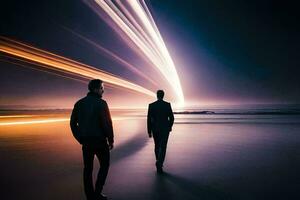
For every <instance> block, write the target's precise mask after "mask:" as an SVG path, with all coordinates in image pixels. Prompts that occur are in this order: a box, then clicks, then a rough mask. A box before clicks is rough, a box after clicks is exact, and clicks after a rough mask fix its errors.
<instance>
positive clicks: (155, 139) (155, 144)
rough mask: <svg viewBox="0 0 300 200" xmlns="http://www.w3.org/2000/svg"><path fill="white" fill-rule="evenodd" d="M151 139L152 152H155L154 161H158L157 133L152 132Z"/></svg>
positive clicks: (158, 141)
mask: <svg viewBox="0 0 300 200" xmlns="http://www.w3.org/2000/svg"><path fill="white" fill-rule="evenodd" d="M153 140H154V153H155V158H156V162H157V161H158V155H159V143H160V140H159V134H157V133H153Z"/></svg>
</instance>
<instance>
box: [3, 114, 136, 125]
mask: <svg viewBox="0 0 300 200" xmlns="http://www.w3.org/2000/svg"><path fill="white" fill-rule="evenodd" d="M1 118H4V119H5V118H23V117H22V116H21V115H20V116H19V117H17V116H13V117H10V116H2V117H1ZM32 118H34V117H32ZM35 118H36V117H35ZM138 118H139V117H112V120H113V121H120V120H132V119H138ZM67 121H70V118H69V117H68V118H46V119H43V118H42V117H40V119H31V120H18V121H14V120H10V121H4V122H0V126H15V125H29V124H47V123H55V122H67Z"/></svg>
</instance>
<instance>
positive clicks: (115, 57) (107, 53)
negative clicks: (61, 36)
mask: <svg viewBox="0 0 300 200" xmlns="http://www.w3.org/2000/svg"><path fill="white" fill-rule="evenodd" d="M62 27H63V28H64V29H65V30H67V31H69V32H70V33H72V34H73V35H75V36H77V37H79V38H80V39H82V40H84V41H85V42H87V43H88V44H90V45H92V46H93V47H95V48H96V49H97V50H99V51H100V52H101V53H102V54H103V55H105V56H106V57H108V58H110V59H112V60H114V61H116V62H117V63H119V64H121V65H123V66H125V67H127V69H129V70H130V71H132V72H133V73H135V74H137V75H138V76H140V77H143V78H144V79H146V80H147V81H149V82H150V83H152V84H153V85H155V86H158V85H157V83H156V82H155V81H153V80H152V79H151V78H150V77H149V76H147V75H145V74H144V73H143V72H142V71H140V70H139V69H138V68H137V67H135V66H133V65H132V64H130V63H129V62H127V61H126V60H124V59H123V58H121V57H119V56H118V55H116V54H115V53H113V52H111V51H109V50H108V49H106V48H104V47H102V46H101V45H99V44H97V43H96V42H94V41H92V40H90V39H89V38H87V37H85V36H83V35H81V34H79V33H76V32H75V31H73V30H71V29H69V28H67V27H65V26H62Z"/></svg>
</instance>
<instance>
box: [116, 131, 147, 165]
mask: <svg viewBox="0 0 300 200" xmlns="http://www.w3.org/2000/svg"><path fill="white" fill-rule="evenodd" d="M146 143H147V137H146V136H145V134H137V135H136V136H134V137H133V138H132V139H130V140H129V141H127V142H125V143H124V144H121V145H120V146H118V147H116V148H115V149H114V152H113V153H112V154H111V159H112V162H117V161H120V160H122V159H124V158H126V157H128V156H131V155H133V154H135V153H137V152H138V151H139V150H141V149H142V148H143V147H145V144H146Z"/></svg>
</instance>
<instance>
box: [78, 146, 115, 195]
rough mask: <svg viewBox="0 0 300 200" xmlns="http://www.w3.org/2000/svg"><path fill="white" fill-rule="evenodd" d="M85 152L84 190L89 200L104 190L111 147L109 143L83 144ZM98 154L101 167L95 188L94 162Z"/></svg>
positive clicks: (83, 151)
mask: <svg viewBox="0 0 300 200" xmlns="http://www.w3.org/2000/svg"><path fill="white" fill-rule="evenodd" d="M82 153H83V163H84V169H83V184H84V192H85V195H86V197H87V199H88V200H90V199H94V198H95V197H96V196H98V195H99V194H100V193H101V192H102V188H103V186H104V184H105V180H106V176H107V173H108V169H109V160H110V156H109V148H108V145H107V144H103V145H101V146H94V145H83V146H82ZM95 155H96V156H97V158H98V160H99V163H100V169H99V171H98V176H97V180H96V185H95V189H94V185H93V163H94V156H95Z"/></svg>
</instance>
